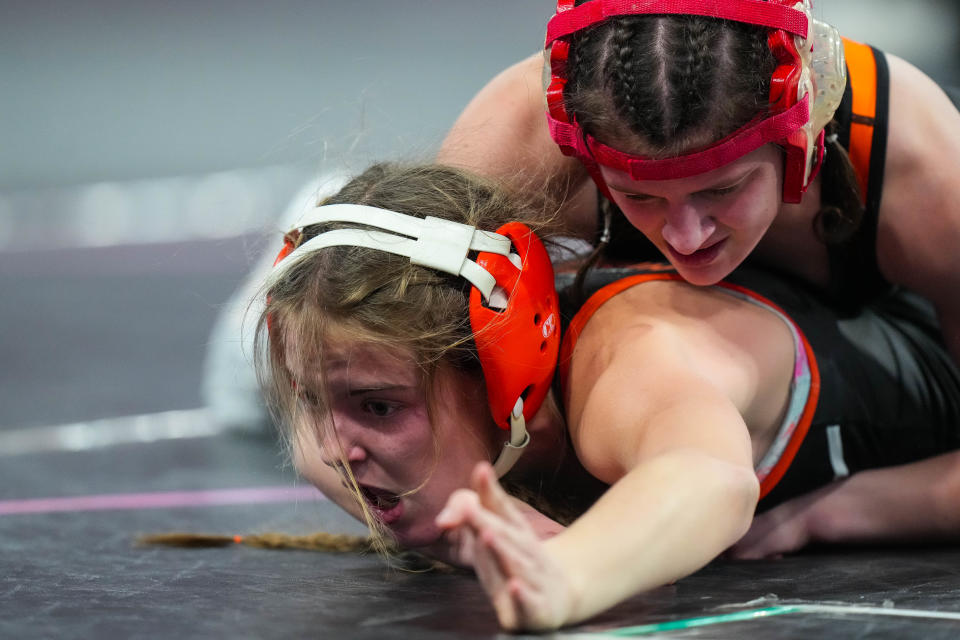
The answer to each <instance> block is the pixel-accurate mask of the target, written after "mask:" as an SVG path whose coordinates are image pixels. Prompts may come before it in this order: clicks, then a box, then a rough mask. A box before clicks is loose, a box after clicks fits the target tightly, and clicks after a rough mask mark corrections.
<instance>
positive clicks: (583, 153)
mask: <svg viewBox="0 0 960 640" xmlns="http://www.w3.org/2000/svg"><path fill="white" fill-rule="evenodd" d="M798 4H799V5H800V6H801V7H802V6H803V4H802V2H797V1H796V0H770V1H769V2H762V1H760V0H591V1H590V2H586V3H584V4H582V5H580V6H579V7H574V6H573V5H574V0H559V2H558V3H557V13H556V15H555V16H554V17H553V18H551V20H550V21H549V23H548V24H547V37H546V43H545V45H544V47H545V48H547V49H549V50H550V74H551V77H550V84H549V86H548V87H547V90H546V99H547V121H548V124H549V127H550V135H551V136H552V137H553V139H554V141H555V142H556V143H557V145H559V146H560V149H561V150H562V151H563V153H564V154H565V155H569V156H574V157H576V158H578V159H579V160H580V161H581V162H583V164H584V165H585V166H586V168H587V171H588V172H589V173H590V175H591V176H592V177H593V179H594V181H595V182H596V183H597V185H598V187H599V188H600V190H601V191H602V192H603V193H604V195H606V196H607V197H608V198H609V197H610V195H611V194H610V191H609V188H608V187H607V186H606V182H605V181H604V180H603V177H602V176H601V174H600V166H606V167H610V168H614V169H619V170H621V171H624V172H626V173H628V174H629V175H630V177H631V178H632V179H633V180H672V179H676V178H686V177H689V176H693V175H697V174H701V173H705V172H707V171H711V170H713V169H716V168H718V167H721V166H723V165H725V164H728V163H730V162H732V161H733V160H736V159H737V158H740V157H742V156H744V155H746V154H748V153H750V152H751V151H754V150H755V149H758V148H759V147H761V146H763V145H764V144H767V143H770V142H774V143H777V144H779V145H781V146H783V147H784V148H785V150H786V159H785V165H784V166H785V169H784V179H783V201H784V202H799V201H800V198H801V195H802V194H803V192H804V191H805V190H806V188H807V185H809V183H810V181H811V180H813V177H814V176H815V175H816V172H817V170H818V169H819V166H820V163H821V162H822V159H823V132H822V131H820V132H819V133H818V135H817V137H816V141H815V144H813V145H811V144H810V143H809V138H808V136H807V135H806V133H805V132H804V130H803V129H804V126H805V125H807V123H808V122H809V121H810V119H811V111H812V107H813V105H812V104H811V102H810V101H811V100H812V96H811V95H810V94H809V93H807V92H805V91H802V90H801V89H802V87H803V85H802V83H801V81H802V77H803V74H804V73H808V74H809V73H810V71H809V69H807V68H805V66H804V62H803V59H802V57H801V54H800V51H799V50H798V39H802V40H806V39H807V38H808V35H809V32H810V19H809V16H808V14H807V12H806V11H805V10H803V9H802V8H795V7H796V5H798ZM644 14H683V15H699V16H707V17H714V18H723V19H727V20H735V21H737V22H744V23H748V24H755V25H759V26H764V27H768V28H769V29H770V30H771V31H770V35H769V37H768V40H767V42H768V45H769V46H770V50H771V52H772V53H773V55H774V56H775V57H776V59H777V62H778V66H777V68H776V70H775V71H774V73H773V76H772V78H771V83H770V98H769V102H770V114H771V115H769V116H768V117H765V118H759V119H755V120H752V121H751V122H748V123H747V124H746V125H744V126H743V127H741V128H740V129H738V130H737V131H734V132H733V133H732V134H730V135H728V136H726V137H725V138H723V139H721V140H719V141H718V142H715V143H714V144H712V145H710V146H709V147H706V148H703V149H699V150H696V151H694V152H692V153H687V154H684V155H680V156H676V157H672V158H662V159H653V158H649V157H645V156H639V155H633V154H629V153H624V152H622V151H619V150H617V149H614V148H612V147H610V146H607V145H605V144H603V143H601V142H599V141H598V140H596V139H595V138H594V137H593V136H590V135H588V134H586V133H585V132H584V131H583V130H582V128H581V127H580V125H579V124H578V123H577V121H576V119H575V118H573V117H572V116H571V115H570V114H568V113H567V111H566V107H565V105H564V100H563V91H564V87H565V86H566V83H567V59H568V56H569V53H570V40H569V37H570V36H571V35H572V34H574V33H576V32H578V31H580V30H582V29H586V28H587V27H590V26H592V25H595V24H597V23H599V22H602V21H604V20H606V19H607V18H610V17H614V16H624V15H644ZM802 40H801V42H802ZM801 94H802V95H801ZM808 164H809V168H808Z"/></svg>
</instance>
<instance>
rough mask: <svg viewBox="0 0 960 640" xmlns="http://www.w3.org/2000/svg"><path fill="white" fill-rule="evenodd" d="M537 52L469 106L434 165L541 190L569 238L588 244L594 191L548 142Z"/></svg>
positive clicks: (506, 72) (576, 164) (579, 170)
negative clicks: (551, 199) (557, 207)
mask: <svg viewBox="0 0 960 640" xmlns="http://www.w3.org/2000/svg"><path fill="white" fill-rule="evenodd" d="M542 69H543V59H542V56H541V54H539V53H537V54H534V55H532V56H530V57H529V58H527V59H525V60H522V61H520V62H518V63H516V64H514V65H513V66H511V67H509V68H507V69H506V70H504V71H503V72H501V73H500V74H499V75H497V76H496V77H495V78H494V79H493V80H491V81H490V82H489V83H488V84H487V85H486V86H485V87H483V88H482V89H481V90H480V92H479V93H478V94H477V95H476V96H475V97H474V98H473V100H471V101H470V103H469V104H468V105H467V107H466V108H465V109H464V111H463V113H462V114H460V116H459V118H458V119H457V121H456V122H455V123H454V125H453V128H452V129H451V130H450V132H449V133H448V134H447V137H446V139H445V140H444V141H443V144H442V145H441V148H440V151H439V153H438V154H437V161H438V162H441V163H444V164H450V165H454V166H459V167H463V168H466V169H470V170H472V171H475V172H477V173H479V174H481V175H485V176H489V177H492V178H497V179H499V180H503V181H505V182H506V183H507V184H509V185H510V186H511V187H514V188H517V189H524V188H531V189H534V190H544V189H545V190H546V191H548V192H549V193H550V194H552V195H553V196H554V197H555V198H556V199H557V202H562V204H561V205H560V215H561V216H562V217H563V218H564V219H565V220H566V221H567V222H568V223H569V226H570V229H571V233H573V234H575V235H577V236H580V237H583V238H585V239H587V240H592V239H593V232H594V227H595V226H596V217H597V190H596V187H595V186H594V185H593V182H592V181H591V180H590V178H589V176H588V175H587V172H586V170H585V169H584V168H583V166H582V165H581V164H580V162H579V161H577V160H575V159H573V158H569V157H567V156H564V155H563V154H562V153H561V152H560V149H559V148H558V147H557V145H556V144H554V142H553V140H552V139H551V138H550V132H549V130H548V129H547V121H546V117H545V115H544V109H545V107H544V98H543V87H542V85H541V79H540V75H541V71H542Z"/></svg>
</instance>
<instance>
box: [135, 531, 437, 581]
mask: <svg viewBox="0 0 960 640" xmlns="http://www.w3.org/2000/svg"><path fill="white" fill-rule="evenodd" d="M238 544H242V545H245V546H248V547H254V548H257V549H270V550H274V551H322V552H326V553H367V552H370V551H376V552H380V551H382V550H383V548H382V545H377V544H375V543H374V541H373V538H371V537H370V536H354V535H348V534H343V533H327V532H325V531H318V532H317V533H311V534H308V535H302V536H295V535H290V534H286V533H275V532H268V533H260V534H253V535H247V536H241V535H234V536H226V535H221V534H215V533H185V532H171V533H156V534H151V535H144V536H140V537H139V538H137V545H138V546H141V547H147V546H161V547H175V548H178V549H213V548H219V547H229V546H233V545H238ZM387 551H388V552H389V554H390V555H389V558H390V562H389V564H390V566H392V567H394V568H398V569H402V570H404V571H413V572H430V571H436V572H444V573H446V572H450V571H453V570H454V567H451V566H450V565H448V564H446V563H443V562H440V561H438V560H433V559H432V558H428V557H427V556H424V555H422V554H419V553H417V552H414V551H400V550H398V549H397V548H396V547H392V546H390V547H387Z"/></svg>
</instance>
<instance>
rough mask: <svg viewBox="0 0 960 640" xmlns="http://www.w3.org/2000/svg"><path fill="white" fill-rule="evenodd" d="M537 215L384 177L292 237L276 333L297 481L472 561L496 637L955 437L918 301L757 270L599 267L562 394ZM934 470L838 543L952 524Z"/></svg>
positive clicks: (441, 184)
mask: <svg viewBox="0 0 960 640" xmlns="http://www.w3.org/2000/svg"><path fill="white" fill-rule="evenodd" d="M358 205H361V206H358ZM533 213H536V212H535V211H533V212H531V211H530V210H528V209H525V208H524V207H523V206H521V205H520V204H519V203H518V201H516V200H515V199H513V198H510V197H507V196H505V195H504V194H503V193H502V192H501V191H499V190H498V189H497V188H494V187H492V186H491V185H489V184H486V183H485V182H482V181H480V180H479V179H476V178H471V177H470V176H468V175H466V174H464V173H461V172H459V171H457V170H453V169H448V168H442V167H425V168H413V169H404V168H398V167H391V166H382V165H381V166H376V167H374V168H372V169H370V170H368V171H367V172H366V173H364V174H362V175H361V176H359V177H357V178H355V179H353V180H351V181H350V182H349V183H348V184H347V185H346V186H345V187H344V188H343V189H342V190H341V191H340V192H339V193H338V194H337V195H335V196H333V197H332V198H330V199H329V200H328V201H326V202H325V203H324V205H323V206H320V207H318V208H317V209H315V210H314V212H313V213H312V214H311V216H310V218H309V219H308V220H306V221H304V224H305V225H306V226H305V227H304V228H302V229H299V230H296V231H295V232H291V233H290V234H288V235H287V245H286V246H285V248H284V251H283V252H281V254H280V256H279V257H278V263H277V266H276V267H275V268H274V271H273V272H272V274H271V277H270V279H269V280H268V283H267V285H266V286H267V291H268V298H267V305H266V309H265V312H264V314H263V316H262V318H261V321H260V337H261V344H262V345H263V346H265V350H264V353H265V356H266V360H264V361H262V362H261V366H262V368H263V371H264V373H265V374H267V375H265V376H264V379H265V380H267V381H269V382H268V392H269V394H268V396H269V398H270V399H271V401H272V404H273V406H274V407H276V408H277V409H278V410H279V412H280V415H281V418H282V421H283V424H285V425H287V427H288V428H289V432H288V433H289V438H290V441H291V443H292V444H293V445H294V446H293V450H294V459H295V461H296V464H297V466H298V468H299V469H300V470H301V471H302V472H303V473H304V474H305V475H306V476H307V477H308V478H309V479H310V480H311V481H312V482H313V483H314V484H316V485H317V486H318V487H319V488H320V489H321V490H322V491H324V492H325V493H326V494H327V495H328V496H329V497H331V498H332V499H334V500H335V501H337V502H338V503H339V504H340V505H341V506H343V507H344V508H345V509H347V510H348V511H350V512H351V513H352V514H354V515H355V516H357V517H360V518H364V519H366V520H367V521H368V522H369V523H370V524H371V526H372V528H374V529H375V530H380V531H382V532H383V533H385V534H389V535H390V536H391V537H392V538H394V539H395V540H396V541H397V542H398V543H399V544H401V545H402V546H406V547H416V548H423V549H426V550H427V551H428V552H430V553H433V554H435V555H437V556H439V557H441V558H445V559H448V560H450V561H454V562H458V563H461V564H465V565H469V566H472V567H473V568H474V569H475V570H476V572H477V574H478V576H479V578H480V580H481V581H482V583H483V585H484V588H485V589H486V591H487V593H488V595H489V597H490V600H491V603H492V605H493V607H494V608H495V609H496V612H497V615H498V618H499V620H500V622H501V624H502V625H503V626H504V627H505V628H508V629H520V628H524V629H551V628H556V627H559V626H562V625H567V624H573V623H576V622H578V621H581V620H584V619H586V618H588V617H590V616H592V615H594V614H596V613H598V612H600V611H602V610H604V609H606V608H607V607H610V606H612V605H613V604H615V603H617V602H619V601H620V600H622V599H624V598H626V597H628V596H630V595H632V594H634V593H637V592H639V591H642V590H644V589H649V588H652V587H655V586H658V585H661V584H664V583H667V582H670V581H673V580H676V579H678V578H681V577H683V576H685V575H688V574H689V573H691V572H693V571H696V570H697V569H699V568H700V567H702V566H703V565H704V564H706V563H707V562H709V561H711V560H712V559H713V558H714V557H716V556H717V555H718V554H720V553H722V552H723V551H724V550H725V549H727V548H729V547H730V546H731V545H732V544H734V543H735V542H736V541H737V540H738V539H739V538H740V537H741V536H742V535H743V533H744V532H745V531H746V530H747V528H748V526H749V524H750V522H751V518H752V517H753V514H754V511H755V509H756V508H757V506H758V500H759V501H760V505H761V508H764V507H767V506H770V505H772V504H775V503H776V502H779V501H782V500H788V499H790V498H794V497H796V496H801V499H802V496H807V495H816V494H812V493H811V492H815V491H817V490H818V489H820V488H821V487H824V486H827V485H830V484H831V482H832V481H833V480H834V479H835V477H839V478H841V479H842V478H847V480H846V481H847V482H850V483H853V482H855V481H856V480H857V479H858V478H859V477H861V476H863V475H866V474H880V475H883V476H884V477H885V478H886V477H889V476H891V475H892V476H894V477H896V476H897V474H899V473H900V472H901V470H902V469H903V467H898V466H897V465H902V464H904V463H910V462H912V461H917V460H923V461H924V462H921V463H919V464H923V463H929V462H931V461H932V462H933V463H938V462H939V461H940V460H942V459H943V456H944V455H948V456H949V455H951V454H949V453H946V454H944V452H949V451H952V450H953V449H956V448H957V447H958V445H960V434H958V433H957V429H956V426H957V425H958V424H960V422H958V420H960V374H958V372H957V371H956V369H955V368H954V367H953V366H952V364H951V363H950V361H949V357H948V356H947V355H946V354H945V351H944V350H943V348H942V345H940V344H939V343H938V342H937V338H936V337H935V335H932V334H928V333H925V332H924V331H923V328H924V326H925V325H924V323H923V322H922V321H921V320H920V319H919V318H916V317H910V318H909V319H906V318H907V317H908V315H909V313H912V312H916V311H918V309H902V310H900V309H886V310H873V309H867V310H866V311H864V313H863V314H861V315H859V316H857V317H855V318H853V319H851V320H850V321H839V320H838V319H837V317H836V314H834V313H832V312H830V311H828V310H827V309H826V308H825V307H823V306H822V305H821V304H820V303H819V302H818V301H817V299H816V298H815V297H813V296H810V295H808V294H806V293H805V292H804V291H803V290H802V289H800V288H796V287H791V286H787V285H786V284H784V283H782V282H780V281H778V280H775V279H773V278H772V277H770V276H763V275H761V274H754V275H751V274H749V273H748V272H745V273H738V278H742V280H741V282H740V283H738V284H732V283H727V282H725V283H722V284H718V285H715V286H710V287H693V286H691V285H689V284H686V283H684V282H683V281H682V279H681V278H680V276H679V275H677V274H676V272H674V271H673V270H672V269H669V268H668V267H666V266H662V265H661V266H653V267H646V268H641V267H637V268H633V269H627V270H598V271H595V272H594V273H593V274H592V275H591V277H590V278H588V286H589V288H590V289H591V290H596V292H595V293H594V294H593V295H592V296H591V297H590V299H589V301H588V302H586V304H584V305H583V306H582V307H578V306H573V307H571V308H570V309H568V310H566V312H564V315H565V316H569V317H570V322H569V326H568V327H567V329H566V332H565V337H564V341H563V347H562V351H561V355H560V358H559V362H560V365H561V371H560V382H561V385H562V392H561V393H560V394H559V396H557V397H556V400H555V398H554V395H553V393H550V392H548V388H549V387H550V384H551V380H552V378H553V368H554V363H555V362H556V361H557V358H556V354H557V350H558V342H559V340H558V330H559V329H558V326H557V325H558V323H557V297H556V293H555V291H554V288H553V286H552V285H553V272H552V269H551V266H550V262H549V260H548V258H547V255H546V252H545V251H544V249H543V248H542V246H540V244H539V241H538V240H537V239H536V236H535V235H533V234H532V233H531V232H530V231H529V228H528V227H527V226H524V225H521V224H517V223H515V222H511V221H516V220H534V219H536V217H537V216H536V215H533ZM854 332H855V333H856V334H857V335H859V336H861V337H862V336H864V335H868V334H870V333H871V332H872V333H875V334H876V340H875V341H873V342H872V343H871V344H870V350H866V349H864V348H863V346H862V345H861V344H860V343H858V342H857V341H855V340H853V339H851V338H848V337H847V336H848V335H849V334H851V333H854ZM936 456H939V457H936ZM491 461H493V466H491V464H490V462H491ZM956 475H958V474H954V476H956ZM498 476H499V477H502V479H503V483H504V485H505V486H509V487H512V488H513V489H514V491H513V493H515V495H517V496H522V497H523V498H524V500H523V501H521V500H518V499H517V498H516V497H508V496H507V494H506V493H504V492H503V490H502V489H501V487H500V485H499V484H498V482H497V477H498ZM923 480H925V478H917V477H915V476H910V475H903V474H901V475H900V477H899V479H898V481H899V486H898V491H899V492H900V493H901V494H908V495H909V497H910V499H909V500H903V501H900V502H897V501H894V502H892V503H891V502H890V501H885V502H884V504H885V516H886V520H885V521H883V520H881V519H874V520H873V521H871V522H869V523H868V522H866V521H862V522H859V523H858V526H859V527H861V528H860V529H849V530H846V531H844V532H843V534H841V537H842V535H847V536H849V537H850V538H856V537H857V535H858V534H860V533H863V532H864V531H868V532H869V533H870V534H871V535H874V536H876V537H878V538H885V539H888V540H897V539H902V538H904V537H909V538H912V537H917V536H926V537H931V536H938V535H944V534H946V533H950V532H956V531H957V530H958V528H960V516H958V514H957V512H956V509H955V508H953V505H954V504H955V499H950V491H954V492H955V491H956V489H955V488H954V486H955V485H954V484H951V483H949V482H942V481H943V480H946V478H941V482H940V483H930V484H928V483H923V482H922V481H923ZM842 482H843V480H841V483H842ZM956 482H957V478H952V483H956ZM834 484H837V483H834ZM838 493H841V494H842V493H844V492H843V491H842V490H840V491H839V492H838ZM851 495H852V494H851ZM953 495H954V496H955V495H956V494H955V493H954V494H953ZM861 498H862V500H863V504H862V505H855V507H856V508H857V509H859V508H861V507H862V508H866V509H867V512H868V513H869V512H870V509H869V508H870V506H871V504H872V503H871V500H872V501H874V502H875V501H876V499H877V497H876V496H870V495H867V496H861ZM530 504H536V505H537V509H534V508H532V507H531V506H530ZM827 504H829V502H827ZM894 509H896V510H897V513H896V514H895V515H896V517H893V514H891V513H890V512H891V511H893V510H894ZM547 514H549V515H550V516H551V517H548V515H547ZM570 516H572V517H570ZM561 523H562V524H567V523H570V524H569V526H568V527H566V528H564V527H563V526H561ZM864 527H865V528H864Z"/></svg>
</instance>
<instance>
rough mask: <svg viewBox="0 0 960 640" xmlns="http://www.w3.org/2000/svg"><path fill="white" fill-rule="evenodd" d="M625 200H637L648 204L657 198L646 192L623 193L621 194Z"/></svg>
mask: <svg viewBox="0 0 960 640" xmlns="http://www.w3.org/2000/svg"><path fill="white" fill-rule="evenodd" d="M623 195H624V196H625V197H626V198H627V200H629V201H631V202H639V203H641V204H649V203H652V202H656V201H657V200H659V198H657V197H656V196H651V195H649V194H646V193H625V194H623Z"/></svg>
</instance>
